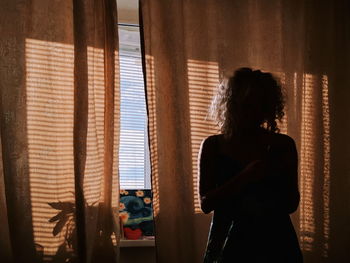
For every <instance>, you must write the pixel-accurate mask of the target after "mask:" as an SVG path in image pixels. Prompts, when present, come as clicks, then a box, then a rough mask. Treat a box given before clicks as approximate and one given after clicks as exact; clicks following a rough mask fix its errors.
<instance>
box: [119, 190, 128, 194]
mask: <svg viewBox="0 0 350 263" xmlns="http://www.w3.org/2000/svg"><path fill="white" fill-rule="evenodd" d="M120 194H121V195H128V194H129V192H128V191H126V190H120Z"/></svg>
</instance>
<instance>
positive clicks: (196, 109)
mask: <svg viewBox="0 0 350 263" xmlns="http://www.w3.org/2000/svg"><path fill="white" fill-rule="evenodd" d="M187 74H188V89H189V104H190V124H191V146H192V147H191V149H192V174H193V191H194V212H195V213H200V212H201V209H200V203H199V192H198V184H199V178H198V153H199V148H200V144H201V142H202V141H203V139H205V138H206V137H208V136H209V135H213V134H217V133H218V128H217V126H216V124H215V123H214V121H212V120H210V119H209V118H208V110H209V107H210V104H211V101H212V98H213V96H214V92H215V87H217V86H218V84H219V65H218V63H216V62H206V61H199V60H193V59H189V60H188V61H187Z"/></svg>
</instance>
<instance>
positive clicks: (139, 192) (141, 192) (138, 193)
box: [135, 190, 145, 197]
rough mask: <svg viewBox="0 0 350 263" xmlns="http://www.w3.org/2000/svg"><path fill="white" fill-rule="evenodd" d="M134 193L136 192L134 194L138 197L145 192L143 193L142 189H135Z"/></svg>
mask: <svg viewBox="0 0 350 263" xmlns="http://www.w3.org/2000/svg"><path fill="white" fill-rule="evenodd" d="M135 194H136V196H138V197H142V196H144V195H145V193H144V192H143V191H141V190H138V191H136V193H135Z"/></svg>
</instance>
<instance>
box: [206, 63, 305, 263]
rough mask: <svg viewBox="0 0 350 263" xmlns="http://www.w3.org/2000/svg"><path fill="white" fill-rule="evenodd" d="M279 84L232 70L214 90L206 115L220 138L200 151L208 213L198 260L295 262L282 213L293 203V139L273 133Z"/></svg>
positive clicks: (279, 108)
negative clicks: (214, 123) (205, 241)
mask: <svg viewBox="0 0 350 263" xmlns="http://www.w3.org/2000/svg"><path fill="white" fill-rule="evenodd" d="M283 109H284V99H283V95H282V91H281V87H280V85H279V84H278V83H277V81H276V80H275V79H274V78H273V76H272V75H271V74H270V73H263V72H261V71H260V70H255V71H253V70H251V69H250V68H241V69H238V70H237V71H236V72H235V74H234V75H233V76H232V77H230V78H229V79H228V80H227V81H226V82H225V83H224V84H222V85H220V87H219V92H218V94H217V95H216V97H215V99H214V101H213V105H212V113H213V116H214V117H215V119H216V121H217V123H218V125H219V126H220V128H221V134H220V135H213V136H209V137H208V138H206V139H205V140H204V141H203V143H202V146H201V150H200V155H199V158H200V169H199V170H200V184H199V192H200V199H201V200H200V201H201V208H202V210H203V212H204V213H210V212H211V211H214V215H213V221H212V224H211V228H210V233H209V238H208V244H207V250H206V253H205V259H204V262H234V263H241V262H243V263H255V262H257V263H264V262H269V263H272V262H278V263H284V262H293V263H295V262H302V254H301V251H300V248H299V243H298V239H297V236H296V234H295V231H294V228H293V225H292V222H291V220H290V217H289V214H291V213H293V212H294V211H296V209H297V207H298V204H299V199H300V196H299V190H298V159H297V151H296V147H295V143H294V140H293V139H292V138H291V137H289V136H287V135H284V134H280V133H279V129H278V128H277V122H276V121H277V120H281V119H282V117H283V115H284V112H283Z"/></svg>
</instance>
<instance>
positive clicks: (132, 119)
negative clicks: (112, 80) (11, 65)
mask: <svg viewBox="0 0 350 263" xmlns="http://www.w3.org/2000/svg"><path fill="white" fill-rule="evenodd" d="M122 48H123V46H122V43H121V51H120V80H121V106H120V107H121V132H120V148H119V158H120V159H119V173H120V188H121V189H149V188H150V179H149V178H150V169H149V154H148V146H147V144H148V138H147V114H146V104H145V92H144V84H143V74H142V63H141V56H140V54H139V53H138V52H135V51H130V49H129V50H128V51H127V50H123V49H122Z"/></svg>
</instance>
